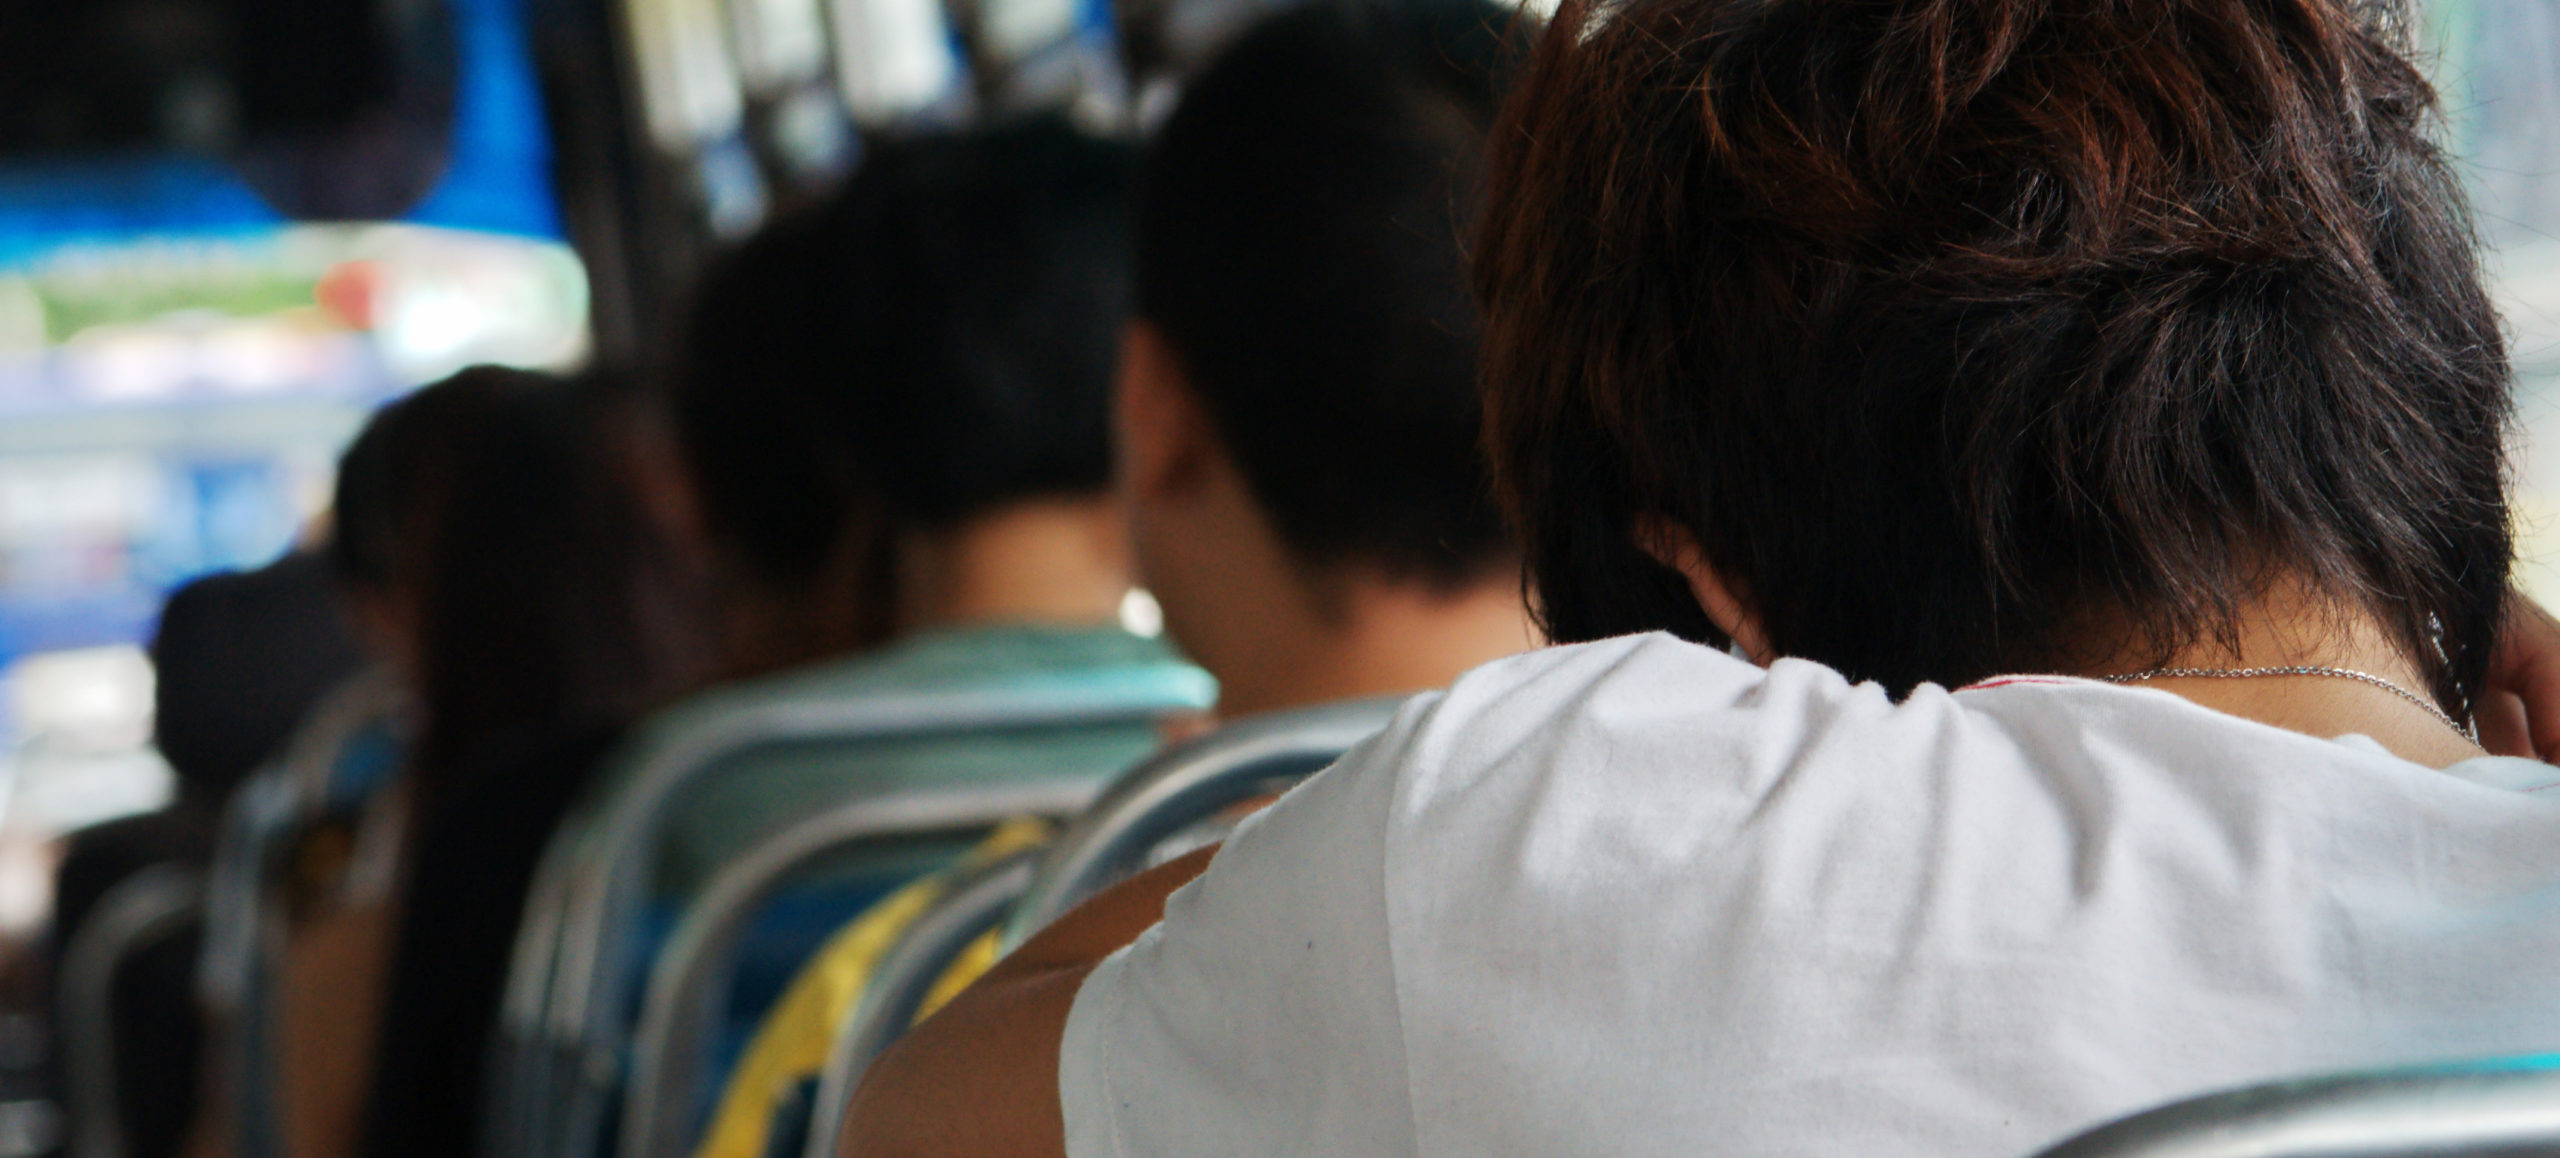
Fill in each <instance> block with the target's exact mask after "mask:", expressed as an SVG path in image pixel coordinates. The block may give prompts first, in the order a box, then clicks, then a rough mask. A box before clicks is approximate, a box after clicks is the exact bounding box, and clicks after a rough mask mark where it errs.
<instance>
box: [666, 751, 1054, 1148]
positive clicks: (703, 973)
mask: <svg viewBox="0 0 2560 1158" xmlns="http://www.w3.org/2000/svg"><path fill="white" fill-rule="evenodd" d="M1098 789H1099V786H1098V785H1096V784H1094V783H1092V782H1091V781H1088V780H1083V779H1054V780H1039V781H1030V782H1024V783H1010V784H965V785H951V786H944V787H937V788H931V789H923V790H916V791H908V792H901V793H899V794H897V795H894V796H882V797H873V798H870V799H862V800H855V801H853V802H851V803H849V804H845V805H842V806H839V807H837V808H835V809H833V810H830V811H828V812H824V813H821V814H819V815H817V816H814V817H811V818H810V819H808V820H806V821H803V822H801V823H799V824H797V825H794V826H792V827H791V828H788V829H786V830H784V831H783V832H782V833H780V834H778V835H776V836H775V837H773V838H772V839H770V840H767V841H765V842H763V843H762V844H759V845H758V846H757V847H756V849H755V851H754V852H753V853H751V854H749V855H748V856H747V857H745V858H744V859H742V860H740V861H738V862H736V863H734V864H732V865H730V866H729V867H727V868H725V869H723V870H721V872H720V873H719V875H718V876H716V877H715V878H713V880H712V882H711V884H710V886H709V887H708V888H706V889H704V890H703V893H702V895H701V896H700V897H698V898H696V899H695V900H694V901H693V903H691V904H689V905H687V906H686V908H685V912H684V916H683V919H682V920H681V921H680V922H679V923H678V924H677V926H676V930H675V933H674V935H673V936H672V937H670V938H669V939H668V941H667V943H666V947H665V948H664V949H663V950H661V951H660V953H659V954H658V958H657V960H656V961H655V962H654V963H653V966H652V968H651V971H650V976H649V983H648V989H647V992H646V995H645V997H644V999H643V1002H642V1005H641V1014H640V1025H639V1029H638V1031H637V1032H636V1033H635V1035H634V1037H633V1043H632V1065H631V1083H630V1090H629V1096H628V1097H626V1098H624V1099H623V1102H622V1114H623V1117H622V1132H621V1134H620V1135H619V1153H620V1154H621V1155H622V1156H623V1158H684V1156H685V1155H686V1154H688V1153H690V1152H691V1150H692V1147H693V1143H694V1141H695V1133H696V1130H695V1126H696V1123H695V1121H694V1118H695V1114H694V1110H695V1100H694V1097H693V1094H694V1092H695V1091H696V1090H697V1089H698V1088H699V1087H700V1083H701V1081H702V1079H703V1077H704V1076H705V1075H704V1072H703V1062H704V1059H705V1058H706V1057H707V1056H708V1055H709V1052H710V1050H709V1047H710V1044H711V1036H712V1032H711V1031H712V1026H713V1025H714V1024H715V1023H716V1022H717V1021H718V1019H719V1016H720V1012H721V1006H722V999H723V998H724V997H725V996H726V995H727V991H728V986H727V985H726V984H725V982H726V980H727V978H728V976H729V966H730V965H731V963H732V962H733V961H734V959H735V957H736V954H737V950H738V948H739V945H740V942H741V939H742V938H743V937H744V936H745V935H746V933H747V931H748V927H749V925H750V923H751V921H752V919H753V918H754V916H755V913H756V912H757V910H758V909H759V907H761V906H762V905H763V903H764V902H766V901H768V900H771V899H772V898H773V897H774V896H776V895H777V894H778V893H780V892H781V891H782V890H783V888H784V887H785V886H786V885H787V884H789V883H790V882H792V881H793V880H796V879H799V878H802V877H803V876H805V875H806V874H807V873H808V872H809V871H810V870H812V869H814V868H816V867H818V866H820V865H823V864H828V863H833V862H839V861H841V860H843V859H845V857H846V856H847V854H849V853H855V852H858V851H859V850H860V849H861V848H862V847H863V846H865V845H867V844H873V843H877V842H881V841H894V840H901V839H904V838H909V837H913V836H916V835H919V834H933V833H972V834H974V833H977V832H981V831H984V830H986V829H990V828H993V827H995V826H996V825H998V824H1002V823H1004V822H1005V821H1007V820H1011V819H1013V818H1015V817H1022V816H1037V817H1045V818H1063V817H1067V816H1072V815H1074V814H1075V813H1076V812H1077V811H1078V810H1079V809H1081V808H1082V807H1083V806H1084V805H1086V804H1087V803H1090V802H1091V801H1092V799H1093V797H1094V795H1095V793H1096V792H1097V791H1098Z"/></svg>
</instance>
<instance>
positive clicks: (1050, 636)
mask: <svg viewBox="0 0 2560 1158" xmlns="http://www.w3.org/2000/svg"><path fill="white" fill-rule="evenodd" d="M1060 686H1064V687H1070V688H1075V689H1078V690H1092V691H1106V692H1112V693H1125V694H1127V695H1129V696H1130V697H1132V698H1143V699H1159V698H1160V699H1162V700H1163V701H1164V702H1166V703H1168V704H1179V705H1183V706H1188V707H1194V708H1199V709H1203V710H1205V709H1207V708H1208V707H1209V706H1210V705H1211V704H1213V703H1214V702H1215V701H1216V699H1217V683H1216V681H1214V680H1212V679H1211V678H1210V677H1209V674H1208V673H1207V672H1204V671H1201V670H1200V669H1199V668H1196V667H1193V666H1192V665H1191V664H1189V663H1187V662H1184V661H1183V660H1182V659H1180V658H1179V657H1177V656H1176V655H1175V654H1174V653H1173V651H1172V649H1170V648H1169V647H1167V646H1166V645H1164V644H1163V643H1161V642H1158V641H1156V640H1152V639H1147V638H1144V637H1141V636H1136V635H1132V634H1130V633H1128V632H1125V631H1121V630H1119V629H1118V628H1069V627H1050V626H1033V625H1024V624H1006V625H988V626H972V627H963V628H953V629H948V630H941V631H932V632H926V633H922V634H918V635H915V636H911V637H909V638H907V639H904V640H900V641H898V642H895V643H892V644H890V645H888V646H887V647H885V648H883V649H881V650H879V651H875V652H870V653H867V654H864V655H860V656H855V657H851V658H847V659H843V660H837V661H833V662H829V663H822V664H816V665H812V666H809V667H804V668H799V669H796V670H793V671H788V672H783V673H780V674H777V675H772V676H766V677H763V678H760V679H756V680H750V681H746V682H742V683H737V684H730V685H726V686H723V687H720V688H717V689H714V690H712V691H709V692H706V693H703V694H701V695H698V696H695V697H694V698H692V699H690V700H687V701H685V702H683V703H680V704H677V705H676V706H674V707H672V708H669V709H667V710H665V711H663V712H660V713H658V714H657V715H655V716H653V717H651V718H650V719H649V720H648V721H647V722H645V723H644V724H643V725H642V726H641V728H640V730H639V733H638V734H637V736H636V737H635V742H634V743H633V744H632V745H630V746H629V747H627V748H626V749H625V750H624V754H623V757H622V758H621V759H619V760H617V761H616V762H615V768H614V769H613V770H611V771H610V772H608V773H607V775H608V776H609V777H615V776H618V777H628V776H629V775H630V774H631V773H632V772H633V771H634V770H635V769H636V768H637V767H638V766H639V765H640V764H641V763H643V762H645V761H646V760H647V758H648V756H649V754H650V753H651V752H653V751H656V750H658V749H659V748H660V747H661V746H662V745H664V744H666V743H668V742H670V741H671V740H673V739H675V738H676V737H678V736H681V735H683V734H684V733H687V732H690V731H692V730H693V729H696V728H700V727H704V726H709V725H713V724H716V723H717V722H718V721H719V720H720V719H721V718H723V717H726V716H729V715H732V714H736V713H739V712H743V711H750V710H759V709H763V708H767V707H770V706H773V705H776V704H783V703H791V702H837V701H842V700H846V699H855V698H860V697H863V696H870V695H881V694H913V693H929V692H962V691H1012V690H1022V691H1035V690H1039V689H1042V688H1048V687H1060ZM1158 743H1159V737H1158V735H1157V732H1156V729H1155V728H1154V727H1153V726H1151V725H1136V724H1119V725H1111V726H1091V725H1087V726H1083V727H1069V728H1045V729H1038V730H1015V731H1008V732H1002V733H993V734H980V735H969V736H954V737H947V738H934V739H922V740H916V739H909V740H893V741H872V742H867V743H847V742H835V743H827V744H800V745H792V746H784V747H760V748H754V749H750V750H747V751H743V752H740V753H738V754H737V755H735V756H732V757H730V758H728V759H726V760H723V761H721V762H720V763H718V764H716V765H714V766H713V767H711V768H709V769H706V770H704V771H703V772H702V773H701V774H699V775H697V776H695V777H693V778H692V780H691V782H690V784H689V785H688V787H686V788H685V789H684V790H683V791H682V792H680V793H679V794H678V795H677V796H676V797H675V799H674V800H672V801H671V802H670V805H671V807H670V808H669V810H668V813H667V815H668V816H669V817H670V821H669V824H670V829H669V831H668V832H667V833H666V834H665V840H664V842H663V843H662V845H661V849H662V855H661V857H660V860H659V868H658V890H659V892H660V895H668V894H674V895H679V896H681V895H686V894H690V893H692V892H693V891H695V890H697V889H698V888H700V887H701V885H702V884H703V883H704V882H705V881H706V880H707V879H708V878H709V877H710V875H711V874H712V873H714V872H716V871H718V869H719V868H720V866H722V865H723V864H725V863H727V862H728V861H729V860H730V859H732V858H734V857H735V856H736V855H737V854H739V853H740V852H742V851H743V850H745V849H747V848H748V847H750V846H752V845H753V844H754V843H755V842H756V841H758V840H759V839H761V838H763V837H766V836H768V835H771V834H773V833H775V832H777V831H779V830H780V829H781V828H783V827H784V826H787V825H789V824H790V823H791V822H793V821H796V820H800V819H802V818H805V817H808V816H811V815H814V814H816V813H818V812H821V811H824V810H825V809H826V808H827V807H828V806H830V805H832V804H835V803H838V802H840V801H842V800H845V799H848V798H850V797H853V796H856V795H869V794H873V793H884V792H895V791H897V790H898V789H899V788H900V787H902V786H906V785H925V784H948V783H951V782H954V781H957V780H968V779H1002V778H1006V777H1010V776H1032V775H1044V776H1048V775H1069V776H1072V775H1077V774H1090V775H1092V776H1093V777H1094V778H1096V779H1097V780H1101V779H1107V778H1109V777H1111V776H1113V775H1116V774H1118V773H1119V772H1122V771H1124V770H1126V769H1127V768H1129V767H1130V766H1131V765H1133V764H1135V763H1137V762H1138V761H1139V760H1141V759H1144V758H1145V757H1146V756H1147V755H1148V754H1150V753H1152V752H1153V751H1154V750H1155V748H1156V747H1157V745H1158ZM606 783H607V784H608V785H612V784H614V781H613V780H608V781H606ZM611 790H612V789H611V788H608V791H611Z"/></svg>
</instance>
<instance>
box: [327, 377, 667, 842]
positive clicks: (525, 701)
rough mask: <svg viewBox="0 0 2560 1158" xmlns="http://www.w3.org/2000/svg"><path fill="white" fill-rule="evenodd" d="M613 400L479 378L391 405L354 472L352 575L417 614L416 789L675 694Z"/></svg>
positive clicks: (604, 389) (646, 535) (338, 554)
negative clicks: (625, 478)
mask: <svg viewBox="0 0 2560 1158" xmlns="http://www.w3.org/2000/svg"><path fill="white" fill-rule="evenodd" d="M615 398H616V395H615V393H614V392H613V391H612V389H611V387H610V386H608V385H606V384H604V382H603V380H601V379H598V380H594V381H590V382H586V383H570V382H564V381H561V380H559V379H556V378H552V377H550V376H548V375H543V374H537V373H532V372H529V371H521V370H509V369H502V368H498V367H491V366H482V367H475V368H473V369H469V370H465V371H463V372H461V373H459V374H456V375H454V376H453V377H451V378H448V379H446V380H444V381H442V382H439V383H436V384H434V385H432V386H428V387H425V388H424V389H421V390H419V391H418V392H417V393H415V394H412V395H410V396H408V397H406V398H403V399H401V400H400V401H398V402H396V403H393V404H392V405H391V406H389V407H387V408H385V409H384V410H383V411H382V412H381V414H379V415H378V416H377V417H376V418H375V420H374V421H373V422H372V423H371V424H370V425H369V426H368V427H367V428H366V430H365V431H364V432H363V433H362V434H361V435H359V436H358V438H357V440H356V442H355V444H354V445H353V446H352V447H351V448H350V449H349V450H348V452H347V455H346V456H345V459H344V461H343V463H342V464H341V469H340V473H339V479H338V491H337V495H338V498H337V509H338V511H339V512H340V518H339V534H338V535H337V536H336V537H335V539H334V540H333V542H332V545H331V552H332V556H333V558H335V559H336V560H337V563H338V568H339V572H340V574H341V575H342V576H343V577H344V578H345V579H346V580H347V581H348V582H350V583H351V584H354V585H356V586H359V587H364V586H370V587H374V588H377V589H393V588H397V589H400V590H402V591H403V592H405V593H406V595H407V596H408V598H409V599H410V600H411V602H412V604H413V606H414V608H415V618H414V627H415V633H414V634H415V639H414V644H415V647H414V651H415V656H416V664H417V670H416V671H415V672H414V673H412V674H413V677H414V679H415V683H416V687H415V689H414V690H415V692H416V694H417V697H418V700H419V703H420V708H421V715H422V721H421V730H420V734H419V737H418V740H417V744H416V749H415V752H414V753H413V756H412V761H411V762H412V766H413V773H414V774H415V775H417V776H418V777H419V778H420V779H419V780H418V790H419V791H422V792H428V793H432V792H434V791H435V785H436V781H437V776H438V773H439V771H440V770H443V769H447V768H451V767H453V766H455V765H456V764H457V763H458V762H460V761H463V760H465V759H466V758H467V757H469V756H470V755H471V754H472V753H473V752H474V751H475V750H476V749H479V748H482V747H485V746H487V745H489V744H492V743H503V742H507V741H508V740H510V739H511V738H514V737H519V736H525V735H532V734H540V733H548V732H558V731H562V730H568V729H576V728H579V727H584V726H588V725H593V724H598V723H607V722H612V721H618V720H627V719H629V718H631V717H632V716H633V715H635V714H636V713H637V712H639V711H640V710H641V708H643V707H644V706H646V705H648V704H649V703H651V702H654V701H655V700H656V699H659V698H662V697H663V696H664V695H665V694H666V693H667V692H668V691H669V690H670V687H671V685H672V684H674V683H675V682H677V674H676V673H677V669H679V668H680V667H681V666H682V662H681V659H680V657H681V656H682V655H683V654H684V652H683V645H682V644H681V643H679V642H678V635H677V633H675V632H674V631H672V630H671V627H672V625H671V624H669V623H668V622H667V621H666V617H664V616H663V615H653V614H652V606H653V599H654V598H655V596H654V595H653V592H652V587H653V585H654V584H655V583H656V581H657V580H658V579H659V578H660V575H659V574H658V568H659V562H658V559H659V556H660V552H659V551H658V550H657V547H656V544H655V542H654V539H653V537H652V533H651V530H650V528H649V525H648V523H647V522H646V521H645V520H644V519H643V518H642V517H641V515H640V513H639V511H638V510H637V508H636V505H635V504H634V502H633V501H632V499H631V496H630V494H629V491H628V489H627V488H626V487H625V486H623V485H622V480H621V479H620V478H619V477H618V476H617V473H616V471H615V463H614V458H613V455H612V451H611V447H610V446H609V445H608V439H607V437H606V423H605V422H604V421H603V419H604V417H605V415H604V414H603V413H602V411H603V410H605V409H606V408H608V407H610V406H611V405H613V404H614V400H615Z"/></svg>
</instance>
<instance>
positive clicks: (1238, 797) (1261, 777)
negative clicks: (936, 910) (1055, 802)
mask: <svg viewBox="0 0 2560 1158" xmlns="http://www.w3.org/2000/svg"><path fill="white" fill-rule="evenodd" d="M1404 701H1405V697H1401V696H1384V697H1378V698H1375V699H1363V700H1346V701H1344V702H1341V703H1336V704H1325V705H1322V706H1319V707H1312V708H1302V709H1298V710H1295V711H1287V712H1271V713H1267V714H1264V715H1260V716H1254V717H1250V718H1248V719H1243V720H1238V721H1236V722H1235V723H1232V724H1228V725H1226V726H1225V727H1222V728H1219V729H1218V730H1217V731H1214V732H1211V733H1209V734H1208V735H1206V736H1203V737H1201V738H1199V739H1197V740H1193V741H1191V742H1190V743H1188V744H1184V745H1182V746H1180V747H1177V748H1174V749H1172V750H1171V751H1168V752H1166V753H1164V754H1163V755H1161V756H1158V757H1156V758H1154V759H1152V760H1149V761H1147V762H1146V763H1144V764H1141V765H1139V766H1138V767H1137V768H1135V769H1133V770H1131V771H1130V772H1129V774H1128V775H1126V776H1123V777H1121V778H1120V779H1119V780H1118V781H1117V782H1115V783H1113V784H1112V786H1111V788H1110V790H1109V791H1107V792H1105V793H1103V795H1102V798H1101V799H1100V800H1097V801H1095V802H1094V806H1093V808H1092V809H1090V810H1089V811H1087V812H1086V813H1085V814H1084V815H1082V816H1079V817H1077V818H1076V821H1075V823H1074V824H1072V825H1069V826H1068V827H1067V830H1066V831H1065V832H1063V833H1060V834H1059V836H1058V839H1057V841H1056V842H1054V843H1052V844H1051V845H1050V846H1049V852H1048V855H1047V856H1045V857H1044V858H1042V860H1041V863H1040V868H1039V871H1038V872H1037V874H1036V875H1035V876H1034V878H1033V880H1032V883H1031V888H1030V890H1029V891H1028V892H1027V893H1025V894H1024V896H1023V899H1022V903H1021V905H1019V906H1018V907H1016V908H1015V910H1014V913H1013V916H1012V918H1011V919H1010V920H1009V921H1008V922H1007V925H1006V936H1005V944H1006V947H1007V948H1011V947H1012V946H1015V945H1019V944H1021V943H1022V942H1023V941H1026V940H1028V939H1030V937H1031V935H1032V934H1033V933H1036V932H1039V931H1040V930H1041V929H1042V928H1044V927H1046V926H1047V925H1048V924H1049V922H1051V921H1054V920H1057V919H1058V918H1059V917H1061V916H1063V915H1065V914H1066V912H1067V910H1069V909H1072V908H1074V907H1075V906H1076V905H1077V904H1079V903H1081V902H1082V901H1084V899H1085V898H1087V897H1090V896H1092V895H1093V894H1095V893H1098V892H1101V891H1102V890H1103V889H1106V888H1109V887H1110V886H1111V885H1113V884H1115V883H1118V882H1119V881H1120V880H1122V879H1124V878H1126V877H1128V876H1130V875H1132V874H1134V873H1136V872H1137V871H1138V870H1140V869H1142V868H1145V867H1146V863H1147V858H1148V856H1149V855H1150V854H1151V853H1153V852H1154V851H1155V850H1156V848H1157V847H1158V846H1159V845H1161V844H1163V843H1164V842H1165V841H1166V840H1168V839H1170V838H1172V837H1174V836H1175V835H1176V834H1179V833H1180V832H1182V831H1183V830H1184V829H1186V828H1189V827H1191V826H1193V825H1195V824H1198V823H1200V822H1202V821H1205V820H1208V819H1211V818H1213V817H1215V816H1216V815H1217V814H1218V813H1220V812H1222V811H1224V810H1226V809H1228V808H1232V807H1234V806H1235V805H1238V804H1241V803H1244V802H1245V801H1249V800H1252V799H1254V798H1255V797H1257V796H1262V795H1266V794H1269V793H1272V792H1277V791H1281V790H1284V789H1286V788H1287V787H1288V786H1290V785H1292V784H1295V783H1297V782H1298V781H1299V780H1302V779H1305V778H1306V777H1308V776H1311V775H1313V774H1315V773H1317V772H1319V771H1322V770H1323V769H1324V768H1325V766H1327V765H1329V764H1331V763H1333V762H1334V761H1335V760H1338V759H1341V758H1342V754H1343V753H1344V752H1347V751H1350V750H1351V747H1352V745H1354V744H1358V743H1359V742H1360V741H1362V740H1365V739H1368V738H1369V737H1370V736H1373V735H1375V734H1377V732H1378V731H1379V730H1380V729H1382V728H1385V727H1386V726H1387V722H1388V721H1389V720H1392V719H1394V718H1395V713H1396V709H1397V708H1399V707H1401V706H1402V705H1403V704H1404Z"/></svg>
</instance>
